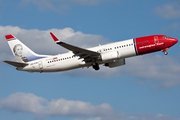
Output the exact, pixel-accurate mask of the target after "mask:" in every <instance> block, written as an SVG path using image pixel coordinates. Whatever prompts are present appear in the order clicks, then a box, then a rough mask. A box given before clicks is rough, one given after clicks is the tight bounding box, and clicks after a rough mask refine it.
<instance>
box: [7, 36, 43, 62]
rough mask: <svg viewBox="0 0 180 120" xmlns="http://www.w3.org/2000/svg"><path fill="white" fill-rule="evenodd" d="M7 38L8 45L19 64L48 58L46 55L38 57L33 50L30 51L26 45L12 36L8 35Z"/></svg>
mask: <svg viewBox="0 0 180 120" xmlns="http://www.w3.org/2000/svg"><path fill="white" fill-rule="evenodd" d="M5 38H6V40H7V41H8V44H9V46H10V48H11V51H12V53H13V55H14V57H15V59H16V61H17V62H20V63H25V62H29V61H33V60H36V59H40V58H44V57H46V56H44V55H38V54H36V53H34V52H33V51H32V50H31V49H29V48H28V47H27V46H26V45H24V44H23V43H22V42H21V41H19V40H18V39H17V38H16V37H14V36H13V35H11V34H10V35H6V36H5Z"/></svg>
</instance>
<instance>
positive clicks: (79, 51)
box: [50, 32, 100, 58]
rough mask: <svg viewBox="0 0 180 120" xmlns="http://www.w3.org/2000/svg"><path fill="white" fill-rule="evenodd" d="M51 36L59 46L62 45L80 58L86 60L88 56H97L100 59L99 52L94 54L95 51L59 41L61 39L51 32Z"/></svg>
mask: <svg viewBox="0 0 180 120" xmlns="http://www.w3.org/2000/svg"><path fill="white" fill-rule="evenodd" d="M50 34H51V36H52V38H53V39H54V41H55V42H56V43H57V44H58V45H61V46H62V47H64V48H66V49H68V50H70V51H72V52H73V53H74V54H75V55H77V56H80V57H81V58H85V57H87V56H88V57H96V56H97V57H98V56H99V55H100V53H98V52H94V51H91V50H87V49H84V48H80V47H77V46H73V45H70V44H68V43H65V42H62V41H59V39H58V38H57V37H56V36H55V35H54V34H53V33H52V32H50ZM83 56H84V57H83Z"/></svg>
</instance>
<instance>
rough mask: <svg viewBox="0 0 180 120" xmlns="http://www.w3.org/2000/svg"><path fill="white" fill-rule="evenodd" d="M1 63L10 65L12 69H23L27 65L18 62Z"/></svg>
mask: <svg viewBox="0 0 180 120" xmlns="http://www.w3.org/2000/svg"><path fill="white" fill-rule="evenodd" d="M3 62H5V63H7V64H10V65H12V66H14V67H25V66H27V65H28V64H26V63H19V62H13V61H3Z"/></svg>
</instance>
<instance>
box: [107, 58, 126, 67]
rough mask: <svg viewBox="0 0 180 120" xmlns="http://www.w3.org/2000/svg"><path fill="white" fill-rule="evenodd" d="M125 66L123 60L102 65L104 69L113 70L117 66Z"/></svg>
mask: <svg viewBox="0 0 180 120" xmlns="http://www.w3.org/2000/svg"><path fill="white" fill-rule="evenodd" d="M125 64H126V63H125V59H119V60H115V61H114V62H110V63H105V64H104V65H105V66H106V67H109V68H113V67H117V66H121V65H125Z"/></svg>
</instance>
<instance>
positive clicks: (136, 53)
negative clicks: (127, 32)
mask: <svg viewBox="0 0 180 120" xmlns="http://www.w3.org/2000/svg"><path fill="white" fill-rule="evenodd" d="M133 42H134V49H135V52H136V55H138V52H137V48H136V42H135V39H133Z"/></svg>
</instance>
